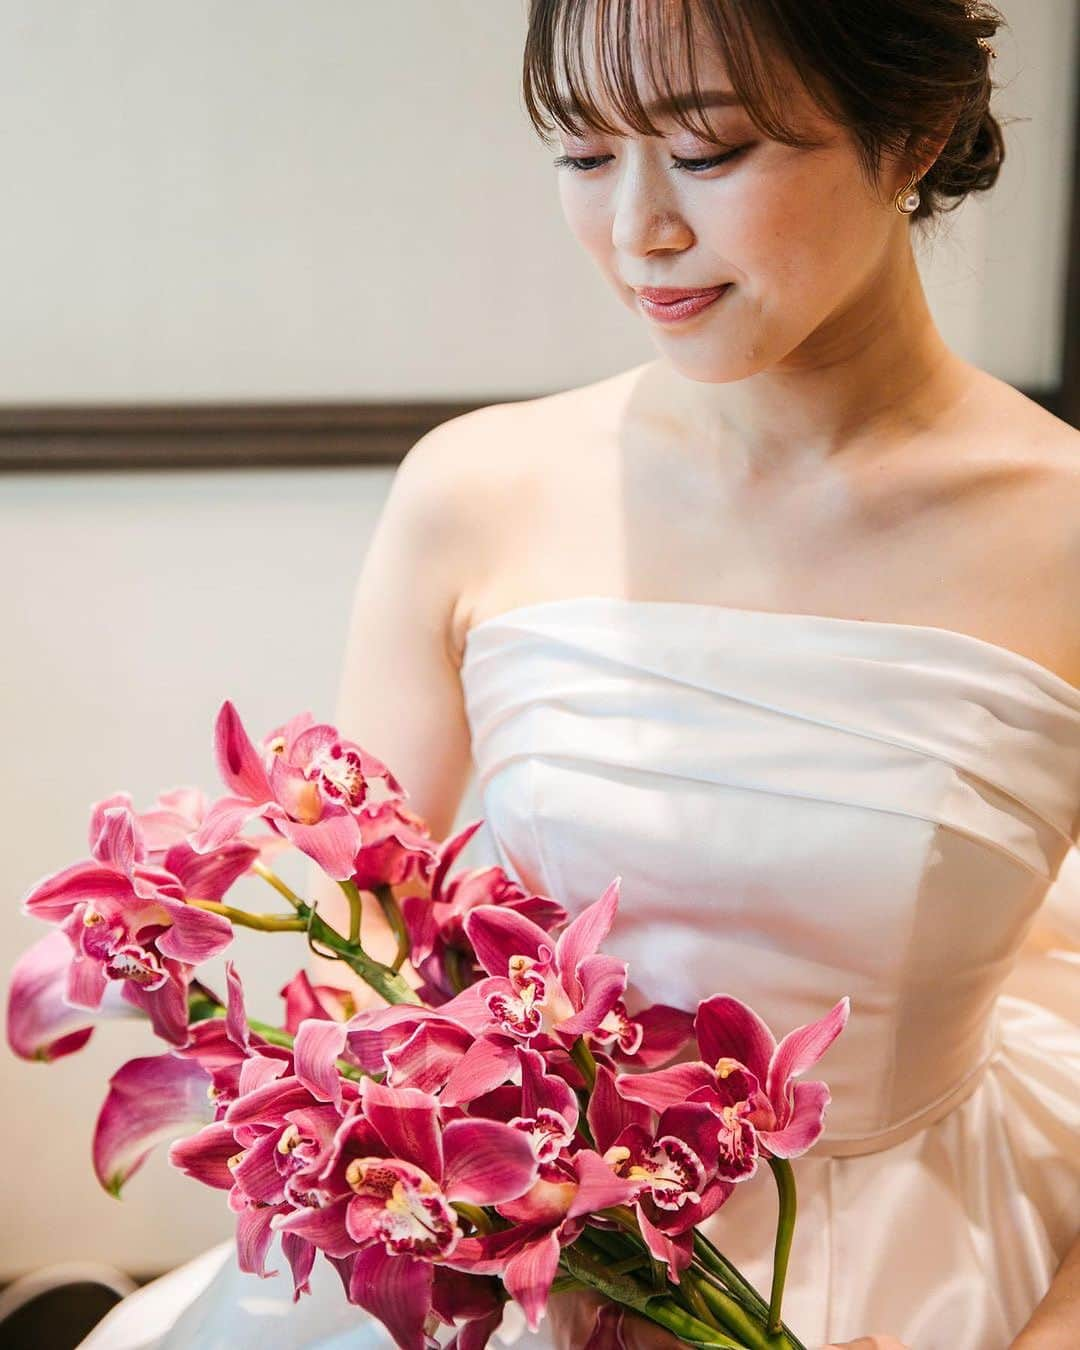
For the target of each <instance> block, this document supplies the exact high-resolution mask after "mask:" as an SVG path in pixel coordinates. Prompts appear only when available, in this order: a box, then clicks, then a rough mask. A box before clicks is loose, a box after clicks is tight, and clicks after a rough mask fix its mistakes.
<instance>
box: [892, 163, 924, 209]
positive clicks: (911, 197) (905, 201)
mask: <svg viewBox="0 0 1080 1350" xmlns="http://www.w3.org/2000/svg"><path fill="white" fill-rule="evenodd" d="M918 176H919V175H918V174H917V173H913V174H912V175H911V177H910V178H909V179H908V180H907V182H906V183H905V184H904V186H903V187H902V188H901V189H900V190H899V192H897V194H896V196H895V197H894V198H893V205H894V206H895V207H896V209H897V210H898V211H901V212H903V214H904V215H905V216H910V215H911V213H912V211H917V210H918V207H919V202H920V201H921V200H922V198H921V197H920V196H919V189H918V188H917V187H916V186H915V183H916V180H917V179H918Z"/></svg>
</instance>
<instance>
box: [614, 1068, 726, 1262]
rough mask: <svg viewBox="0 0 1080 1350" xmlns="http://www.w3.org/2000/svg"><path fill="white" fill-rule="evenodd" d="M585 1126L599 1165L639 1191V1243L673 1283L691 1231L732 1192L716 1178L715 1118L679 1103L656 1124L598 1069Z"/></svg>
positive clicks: (689, 1252)
mask: <svg viewBox="0 0 1080 1350" xmlns="http://www.w3.org/2000/svg"><path fill="white" fill-rule="evenodd" d="M588 1119H589V1128H590V1130H591V1131H592V1135H593V1139H594V1140H595V1141H596V1147H597V1150H598V1151H600V1152H601V1153H602V1154H603V1158H604V1161H605V1162H606V1163H607V1164H608V1165H609V1166H610V1167H612V1168H613V1169H614V1171H615V1172H616V1173H617V1174H618V1175H619V1176H622V1177H626V1178H627V1179H628V1180H637V1181H639V1182H640V1183H641V1184H640V1189H639V1190H638V1192H637V1194H636V1195H635V1197H634V1208H635V1210H636V1212H637V1219H638V1224H639V1226H640V1228H641V1233H642V1236H643V1237H644V1238H645V1241H646V1244H647V1245H648V1248H649V1251H650V1252H651V1253H652V1254H653V1256H654V1257H656V1259H657V1260H658V1261H665V1262H667V1264H668V1267H669V1269H670V1272H671V1278H672V1279H673V1280H674V1281H675V1282H676V1283H678V1282H679V1276H680V1274H681V1272H682V1271H683V1270H685V1269H686V1268H687V1267H688V1266H689V1265H690V1262H691V1260H692V1259H693V1255H694V1247H693V1233H692V1230H693V1229H694V1228H695V1227H696V1226H697V1225H698V1224H699V1223H701V1222H702V1221H703V1220H705V1219H706V1218H708V1216H709V1215H710V1214H712V1213H714V1212H715V1211H716V1210H717V1209H719V1208H720V1206H721V1205H722V1204H723V1203H724V1201H725V1200H726V1199H727V1198H728V1196H729V1195H730V1194H731V1193H732V1191H733V1190H734V1189H735V1183H734V1182H733V1181H729V1180H727V1179H725V1178H722V1177H720V1176H719V1175H718V1173H717V1165H718V1162H719V1148H720V1146H719V1140H718V1137H717V1129H716V1116H715V1114H714V1113H713V1111H712V1110H711V1108H710V1107H709V1106H708V1105H707V1104H706V1103H705V1102H685V1103H679V1104H677V1105H672V1106H668V1107H665V1109H664V1110H663V1111H662V1112H661V1113H660V1117H659V1120H657V1119H656V1115H655V1113H654V1111H653V1110H652V1108H651V1107H649V1106H646V1105H645V1104H644V1103H643V1102H636V1101H632V1100H629V1099H627V1098H625V1097H623V1096H621V1095H620V1093H619V1091H618V1089H617V1087H616V1081H615V1075H614V1074H613V1073H612V1071H611V1070H610V1069H609V1068H608V1067H607V1066H606V1065H604V1064H600V1065H598V1066H597V1072H596V1084H595V1086H594V1088H593V1091H592V1095H591V1097H590V1099H589V1107H588Z"/></svg>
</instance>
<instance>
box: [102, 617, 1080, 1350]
mask: <svg viewBox="0 0 1080 1350" xmlns="http://www.w3.org/2000/svg"><path fill="white" fill-rule="evenodd" d="M462 679H463V682H464V690H465V697H466V704H467V711H468V716H469V722H470V726H471V729H472V736H473V754H474V760H475V765H476V770H477V773H478V775H479V784H480V786H481V788H482V791H483V803H484V814H485V819H486V822H487V823H486V826H485V828H484V829H483V830H481V831H480V832H479V833H478V834H477V835H476V836H475V838H476V839H481V838H482V837H483V836H484V835H485V832H486V834H487V846H488V848H489V849H490V851H491V859H492V860H497V861H499V862H500V863H501V864H502V865H503V867H504V868H505V869H506V871H507V872H508V873H509V874H510V875H511V876H513V877H515V878H517V879H518V880H519V881H520V882H521V883H522V884H523V885H524V886H526V887H527V888H530V889H532V890H534V891H536V892H540V893H545V894H548V895H551V896H554V897H555V898H556V899H558V900H560V901H561V902H562V903H563V904H565V905H566V906H567V908H568V909H569V910H570V911H571V912H576V911H577V910H579V909H581V908H582V907H583V906H584V905H586V904H588V903H589V902H591V901H593V900H595V899H596V898H598V897H599V895H600V894H601V892H602V891H603V889H604V888H605V886H607V885H608V883H609V882H610V881H611V880H612V878H613V877H614V876H616V875H619V876H621V877H622V885H621V889H620V909H619V915H618V919H617V921H616V925H615V927H614V929H613V930H612V933H611V935H610V937H609V939H608V941H607V942H606V943H605V947H604V949H605V950H606V951H608V952H610V953H612V954H613V955H616V956H620V957H623V958H625V959H627V960H628V961H629V962H630V963H631V965H630V969H631V980H632V984H631V990H632V992H636V994H637V996H638V997H639V998H641V999H644V1000H648V1001H664V1002H670V1003H676V1004H680V1005H682V1006H684V1007H687V1008H693V1007H694V1006H696V1004H697V1002H698V1000H699V999H701V998H704V997H706V996H708V995H710V994H713V993H717V992H724V993H731V994H734V995H736V996H737V997H738V998H741V999H744V1000H745V1001H747V1002H748V1003H750V1004H752V1005H753V1006H754V1007H755V1008H756V1009H757V1010H758V1011H759V1012H760V1013H761V1014H762V1016H763V1017H764V1018H765V1019H766V1021H767V1022H769V1023H770V1025H771V1026H772V1028H773V1030H774V1031H775V1032H776V1034H777V1036H778V1037H779V1036H781V1035H783V1034H784V1033H785V1032H787V1031H788V1030H790V1029H791V1028H792V1027H795V1026H797V1025H799V1024H801V1023H805V1022H809V1021H811V1020H813V1019H815V1018H818V1017H820V1016H821V1015H822V1014H823V1013H824V1012H826V1010H827V1009H828V1008H830V1007H831V1006H832V1005H833V1004H834V1003H835V1002H836V1000H837V999H839V998H840V997H841V996H842V995H844V994H848V995H850V997H851V1015H850V1020H849V1022H848V1025H847V1027H846V1029H845V1030H844V1032H843V1033H842V1034H841V1036H840V1037H839V1038H838V1039H837V1040H836V1041H835V1042H834V1043H833V1044H832V1046H831V1047H830V1048H829V1050H828V1051H827V1052H826V1054H825V1056H824V1057H823V1058H822V1060H821V1062H820V1065H819V1066H817V1067H815V1069H814V1071H813V1074H812V1075H811V1076H815V1077H818V1076H820V1077H822V1078H824V1079H825V1080H826V1081H827V1082H828V1083H829V1085H830V1088H831V1090H832V1094H833V1099H832V1103H831V1105H830V1106H829V1108H828V1111H827V1114H826V1121H825V1133H824V1134H823V1135H822V1137H821V1139H820V1140H819V1141H818V1143H817V1144H815V1145H814V1147H813V1148H812V1149H811V1150H810V1151H809V1152H808V1153H807V1154H805V1155H804V1156H803V1157H801V1158H799V1159H797V1160H796V1161H795V1163H794V1168H795V1176H796V1182H797V1187H798V1218H797V1222H796V1228H795V1240H794V1246H793V1250H792V1255H791V1265H790V1273H789V1277H788V1281H787V1287H786V1291H785V1296H784V1316H785V1320H786V1321H787V1323H788V1325H789V1326H791V1327H792V1329H793V1330H795V1331H796V1332H797V1333H798V1334H799V1336H800V1337H801V1338H802V1340H803V1341H804V1343H805V1344H806V1345H808V1346H811V1347H818V1346H821V1345H822V1344H824V1343H825V1342H827V1341H843V1340H848V1339H852V1338H854V1337H855V1336H857V1335H860V1334H866V1333H868V1332H889V1333H891V1334H892V1335H894V1336H897V1337H899V1338H900V1339H901V1340H902V1341H903V1342H905V1343H906V1344H907V1345H909V1346H911V1347H912V1350H1006V1347H1007V1346H1008V1345H1009V1343H1010V1341H1011V1340H1012V1338H1013V1336H1015V1334H1016V1333H1017V1332H1018V1330H1019V1329H1020V1327H1021V1326H1022V1325H1023V1324H1024V1322H1025V1321H1026V1320H1027V1319H1028V1317H1029V1316H1030V1314H1031V1312H1032V1310H1033V1309H1034V1307H1035V1305H1036V1304H1037V1303H1038V1302H1039V1301H1040V1299H1041V1298H1042V1296H1043V1295H1044V1294H1045V1292H1046V1290H1047V1288H1048V1287H1049V1285H1050V1282H1051V1278H1052V1276H1053V1274H1054V1271H1055V1270H1056V1268H1057V1266H1058V1264H1059V1262H1060V1261H1061V1259H1062V1257H1063V1256H1064V1254H1065V1252H1066V1251H1067V1249H1068V1248H1069V1246H1070V1244H1071V1243H1072V1241H1073V1239H1074V1238H1075V1237H1076V1235H1077V1233H1078V1232H1080V861H1078V859H1080V853H1078V851H1077V850H1076V849H1075V848H1073V847H1072V846H1073V845H1075V844H1077V842H1080V837H1078V832H1080V689H1077V688H1076V687H1074V686H1073V685H1071V684H1070V683H1068V681H1066V680H1064V679H1063V678H1062V677H1061V676H1059V675H1056V674H1054V673H1053V672H1051V671H1050V670H1048V669H1046V668H1045V667H1043V666H1042V665H1040V664H1038V663H1037V662H1035V661H1033V660H1031V659H1029V658H1027V657H1025V656H1022V655H1020V654H1019V653H1017V652H1014V651H1011V650H1009V649H1007V648H1004V647H1000V646H997V645H996V644H993V643H990V642H987V641H984V640H982V639H980V638H976V637H974V636H971V635H968V634H964V633H960V632H955V631H953V630H951V629H943V628H934V627H928V626H923V625H915V624H900V623H888V622H874V621H861V620H855V619H843V618H835V617H827V616H823V615H812V614H787V613H777V612H770V611H759V610H744V609H735V608H728V607H721V606H715V605H706V604H694V603H687V602H682V601H670V602H669V601H640V600H624V599H618V598H614V597H607V596H578V597H574V598H572V599H564V600H548V601H540V602H537V603H534V604H527V605H521V606H518V607H517V608H515V609H512V610H509V611H506V612H504V613H503V614H499V615H496V616H495V617H493V618H489V619H486V620H484V621H482V622H480V623H479V624H477V625H476V626H475V627H474V628H473V630H472V632H471V633H470V634H469V638H468V643H467V647H466V659H465V666H464V669H463V672H462ZM1070 850H1072V851H1071V852H1070ZM634 1006H635V1005H634V1004H631V1007H634ZM771 1180H772V1179H771V1177H769V1176H768V1175H765V1176H764V1178H763V1179H762V1178H755V1179H754V1180H752V1181H750V1182H748V1183H746V1184H745V1185H742V1186H740V1187H739V1188H737V1190H736V1191H735V1193H734V1195H733V1196H732V1197H731V1199H730V1200H729V1201H728V1202H727V1204H726V1205H724V1206H723V1207H722V1208H721V1209H720V1210H719V1211H717V1213H716V1214H715V1215H714V1216H713V1218H712V1219H711V1220H710V1221H709V1223H708V1226H707V1231H708V1232H709V1233H710V1236H712V1237H713V1239H714V1240H715V1241H716V1242H717V1243H718V1245H719V1246H720V1247H721V1248H722V1249H723V1250H724V1251H725V1252H726V1253H727V1255H728V1256H730V1257H731V1258H732V1259H733V1260H734V1261H735V1262H736V1263H737V1264H738V1265H739V1266H740V1267H741V1268H742V1269H743V1271H744V1272H745V1273H746V1274H747V1275H748V1276H749V1278H750V1279H751V1280H752V1281H753V1282H754V1283H755V1284H756V1285H757V1287H758V1288H759V1289H761V1290H762V1291H764V1292H765V1293H766V1294H767V1291H768V1288H769V1282H770V1278H771V1269H772V1241H773V1236H774V1233H775V1203H776V1195H775V1188H774V1187H773V1186H772V1184H771ZM207 1202H208V1203H214V1201H213V1198H212V1197H208V1200H207ZM270 1264H276V1263H275V1262H273V1261H272V1262H271V1263H270ZM312 1285H313V1289H314V1291H315V1294H314V1297H312V1298H304V1299H303V1300H301V1302H299V1303H298V1304H295V1305H293V1304H292V1303H291V1301H290V1293H291V1281H290V1280H289V1277H288V1274H287V1270H285V1269H283V1273H282V1275H280V1276H279V1277H278V1278H277V1279H274V1280H267V1281H260V1280H258V1279H257V1278H255V1277H253V1276H245V1275H241V1274H240V1273H239V1272H237V1271H236V1269H235V1262H234V1260H233V1256H232V1248H231V1244H224V1245H223V1246H221V1247H218V1248H213V1249H211V1251H209V1252H206V1253H204V1254H203V1255H202V1256H201V1257H198V1258H196V1260H195V1261H193V1262H190V1263H188V1265H186V1266H183V1267H181V1268H179V1269H178V1270H177V1271H174V1272H172V1273H171V1274H170V1275H167V1276H165V1277H163V1278H162V1279H161V1280H158V1281H155V1282H154V1283H153V1284H151V1285H148V1286H146V1287H145V1289H143V1290H140V1291H139V1292H138V1293H136V1294H135V1295H133V1296H131V1297H130V1298H129V1299H128V1300H126V1301H125V1302H124V1303H123V1304H121V1305H119V1306H118V1308H117V1309H116V1310H114V1312H113V1313H111V1314H110V1315H109V1317H107V1318H106V1319H105V1321H104V1322H103V1323H102V1324H101V1325H100V1327H99V1328H98V1329H97V1330H96V1331H95V1332H94V1333H92V1334H91V1336H90V1337H89V1338H88V1339H87V1340H86V1341H84V1342H83V1350H148V1348H149V1347H151V1346H152V1347H155V1350H166V1347H167V1348H168V1350H178V1348H179V1347H199V1350H211V1348H214V1350H216V1348H217V1347H221V1350H224V1348H225V1347H228V1348H229V1350H242V1348H243V1347H255V1346H258V1347H259V1350H277V1348H278V1347H282V1350H286V1348H287V1350H293V1347H314V1346H317V1347H319V1350H330V1347H335V1350H336V1348H337V1347H339V1346H340V1347H342V1348H344V1347H346V1346H349V1347H376V1346H378V1347H380V1348H381V1347H384V1346H389V1345H390V1344H391V1342H390V1341H389V1339H388V1337H387V1336H386V1335H385V1333H384V1332H383V1331H382V1329H381V1328H380V1327H378V1326H377V1325H376V1324H374V1323H373V1322H372V1320H371V1319H370V1318H369V1317H368V1316H367V1315H366V1314H365V1313H364V1312H363V1311H362V1310H360V1309H356V1308H351V1307H349V1306H348V1305H347V1304H345V1302H344V1298H343V1295H342V1292H341V1285H340V1283H339V1281H338V1277H337V1275H336V1274H335V1273H334V1272H333V1270H332V1269H331V1268H330V1266H329V1264H328V1263H327V1262H325V1261H322V1260H321V1259H320V1261H318V1262H317V1263H316V1267H315V1273H314V1276H313V1282H312ZM517 1345H518V1346H519V1347H521V1350H525V1348H526V1347H528V1350H540V1348H541V1347H549V1346H550V1345H551V1339H550V1330H549V1328H548V1327H547V1326H546V1325H544V1324H542V1325H541V1328H540V1331H539V1332H538V1333H537V1334H536V1335H529V1334H527V1333H526V1334H523V1335H522V1336H521V1337H520V1339H519V1340H518V1341H517Z"/></svg>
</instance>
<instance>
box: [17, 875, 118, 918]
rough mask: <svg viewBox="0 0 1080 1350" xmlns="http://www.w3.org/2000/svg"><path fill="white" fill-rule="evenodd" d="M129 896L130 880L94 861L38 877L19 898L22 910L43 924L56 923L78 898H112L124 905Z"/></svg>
mask: <svg viewBox="0 0 1080 1350" xmlns="http://www.w3.org/2000/svg"><path fill="white" fill-rule="evenodd" d="M131 898H132V892H131V882H130V881H129V880H128V879H127V878H126V877H122V876H118V875H117V874H116V873H115V872H110V871H109V870H108V869H107V868H105V867H102V866H101V864H100V863H97V862H77V863H72V864H71V866H70V867H64V868H62V869H61V870H60V871H59V872H52V873H50V874H49V875H48V876H46V877H42V879H41V880H40V881H39V882H37V883H36V884H35V885H34V886H32V887H31V888H30V890H29V891H28V892H27V893H26V895H25V896H24V897H23V901H22V911H23V913H24V914H33V915H34V917H35V918H37V919H44V920H45V921H46V922H47V923H58V922H59V921H60V920H61V919H64V918H66V917H67V916H68V915H69V914H70V913H71V911H72V910H73V909H74V908H75V906H76V905H77V904H79V902H80V901H83V900H89V901H108V900H116V901H119V902H120V903H121V904H124V903H126V902H130V901H131Z"/></svg>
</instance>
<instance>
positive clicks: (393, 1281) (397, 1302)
mask: <svg viewBox="0 0 1080 1350" xmlns="http://www.w3.org/2000/svg"><path fill="white" fill-rule="evenodd" d="M432 1278H433V1272H432V1266H431V1262H430V1261H419V1260H417V1259H416V1258H415V1257H413V1256H407V1255H401V1256H391V1255H390V1254H389V1252H387V1250H386V1248H385V1247H384V1246H382V1244H381V1243H376V1244H375V1245H374V1246H371V1247H367V1248H365V1249H364V1250H363V1251H361V1252H358V1253H357V1255H356V1262H355V1264H354V1265H353V1271H352V1279H351V1280H350V1281H349V1298H350V1300H351V1301H352V1302H353V1303H358V1304H359V1305H360V1306H361V1307H362V1308H366V1309H367V1311H368V1312H370V1313H372V1314H373V1315H374V1316H375V1317H377V1318H378V1319H379V1321H380V1322H382V1324H383V1326H385V1327H386V1328H387V1330H388V1331H389V1332H390V1334H391V1335H392V1336H393V1338H394V1340H395V1342H396V1343H397V1345H398V1346H399V1347H400V1350H425V1346H426V1344H427V1338H426V1337H425V1335H424V1323H425V1321H426V1320H427V1315H428V1313H429V1311H430V1310H431V1284H432Z"/></svg>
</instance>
